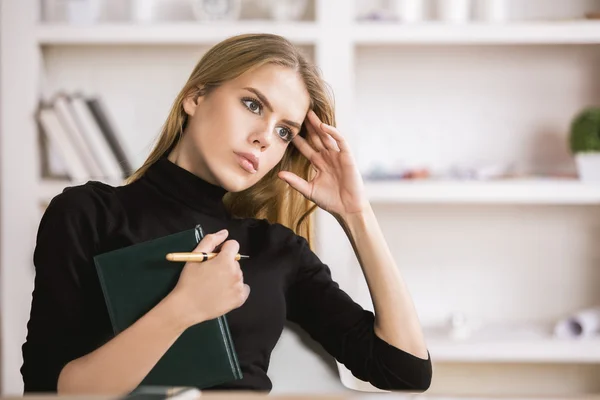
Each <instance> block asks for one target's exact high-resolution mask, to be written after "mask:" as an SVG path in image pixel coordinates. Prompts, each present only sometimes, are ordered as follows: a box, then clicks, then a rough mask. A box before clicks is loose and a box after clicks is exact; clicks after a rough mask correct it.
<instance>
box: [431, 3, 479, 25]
mask: <svg viewBox="0 0 600 400" xmlns="http://www.w3.org/2000/svg"><path fill="white" fill-rule="evenodd" d="M436 4H437V14H438V17H439V19H441V20H442V21H444V22H449V23H463V22H468V21H469V19H470V18H471V8H472V4H471V0H438V1H437V3H436Z"/></svg>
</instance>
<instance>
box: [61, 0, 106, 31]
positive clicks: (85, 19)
mask: <svg viewBox="0 0 600 400" xmlns="http://www.w3.org/2000/svg"><path fill="white" fill-rule="evenodd" d="M102 5H103V1H102V0H67V2H66V4H65V6H66V16H67V22H69V23H70V24H73V25H87V24H94V23H96V22H98V20H99V19H100V11H101V9H102Z"/></svg>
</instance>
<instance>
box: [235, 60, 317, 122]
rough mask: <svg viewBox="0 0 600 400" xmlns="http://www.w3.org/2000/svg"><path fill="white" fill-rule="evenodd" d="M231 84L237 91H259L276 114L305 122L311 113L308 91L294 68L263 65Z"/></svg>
mask: <svg viewBox="0 0 600 400" xmlns="http://www.w3.org/2000/svg"><path fill="white" fill-rule="evenodd" d="M228 84H229V86H230V87H232V88H234V89H238V90H243V89H244V88H246V87H252V88H254V89H257V90H258V91H260V92H261V93H262V94H263V95H264V96H265V97H266V98H267V99H268V100H269V102H270V103H271V106H272V107H273V111H274V112H276V113H279V114H282V116H283V117H284V118H289V119H294V120H295V121H297V122H302V121H303V120H304V117H305V116H306V113H307V112H308V107H309V105H310V97H309V95H308V91H307V90H306V86H305V84H304V81H303V80H302V78H301V77H300V75H299V74H298V72H296V71H294V70H293V69H291V68H288V67H284V66H281V65H275V64H266V65H262V66H260V67H258V68H255V69H253V70H250V71H247V72H245V73H243V74H242V75H240V76H238V77H237V78H236V79H234V80H232V81H230V82H228Z"/></svg>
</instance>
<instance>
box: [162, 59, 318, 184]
mask: <svg viewBox="0 0 600 400" xmlns="http://www.w3.org/2000/svg"><path fill="white" fill-rule="evenodd" d="M309 104H310V98H309V95H308V92H307V90H306V88H305V85H304V82H303V81H302V79H301V77H300V76H299V75H298V73H297V72H295V71H293V70H291V69H289V68H286V67H282V66H278V65H273V64H267V65H264V66H262V67H260V68H257V69H254V70H252V71H248V72H246V73H244V74H242V75H241V76H239V77H238V78H236V79H234V80H231V81H228V82H226V83H224V84H223V85H221V86H219V87H218V88H216V89H214V90H212V91H211V92H210V93H209V94H207V95H205V96H200V97H198V99H197V100H196V99H194V98H188V99H186V100H185V101H184V110H185V112H186V113H187V115H188V123H187V125H186V129H185V131H184V134H183V138H182V140H181V141H180V143H178V145H177V147H176V148H175V149H174V150H173V152H172V153H171V154H170V155H169V159H171V161H174V162H175V163H177V164H178V165H180V166H182V167H183V168H185V169H187V170H189V171H191V172H192V173H194V174H196V175H197V176H199V177H200V178H202V179H204V180H205V181H207V182H209V183H212V184H214V185H218V186H221V187H223V188H225V189H226V190H227V191H228V192H238V191H242V190H244V189H247V188H249V187H250V186H252V185H254V184H255V183H256V182H258V181H259V180H260V179H261V178H262V177H263V176H265V174H267V173H268V172H269V171H270V170H271V169H273V167H275V165H277V163H279V161H281V158H282V157H283V155H284V153H285V151H286V149H287V148H288V146H293V144H292V143H291V140H292V139H293V137H294V136H296V135H298V134H299V132H300V127H301V125H302V123H303V121H304V119H305V117H306V114H307V113H308V107H309ZM253 158H254V160H252V159H253ZM253 162H254V163H255V164H254V165H253Z"/></svg>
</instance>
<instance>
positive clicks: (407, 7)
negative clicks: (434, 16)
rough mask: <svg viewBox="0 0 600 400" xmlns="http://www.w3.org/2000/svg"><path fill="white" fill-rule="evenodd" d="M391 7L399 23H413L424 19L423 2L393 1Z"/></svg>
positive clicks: (410, 0) (417, 0)
mask: <svg viewBox="0 0 600 400" xmlns="http://www.w3.org/2000/svg"><path fill="white" fill-rule="evenodd" d="M393 5H394V14H395V16H396V18H397V19H398V21H400V22H403V23H414V22H421V21H423V20H424V19H425V0H393Z"/></svg>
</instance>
